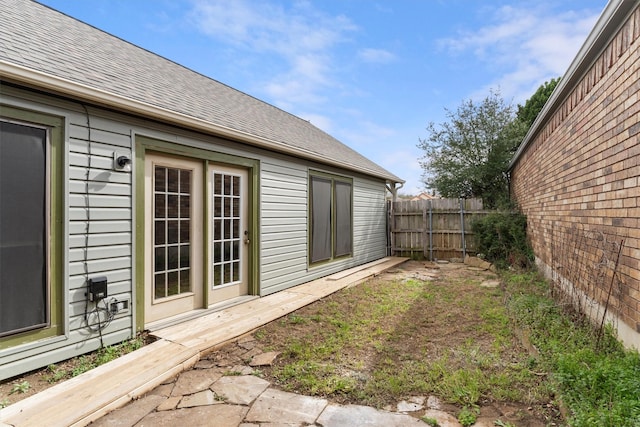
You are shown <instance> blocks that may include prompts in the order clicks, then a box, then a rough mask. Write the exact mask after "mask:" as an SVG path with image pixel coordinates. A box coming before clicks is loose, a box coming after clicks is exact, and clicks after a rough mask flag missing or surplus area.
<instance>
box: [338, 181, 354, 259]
mask: <svg viewBox="0 0 640 427" xmlns="http://www.w3.org/2000/svg"><path fill="white" fill-rule="evenodd" d="M334 200H335V211H336V214H335V218H336V227H335V236H336V237H335V251H334V256H336V257H339V256H343V255H349V254H350V253H351V247H352V244H351V240H352V230H351V200H352V196H351V183H348V182H342V181H336V182H335V197H334Z"/></svg>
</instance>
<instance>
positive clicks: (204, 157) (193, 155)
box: [135, 135, 260, 331]
mask: <svg viewBox="0 0 640 427" xmlns="http://www.w3.org/2000/svg"><path fill="white" fill-rule="evenodd" d="M135 146H136V158H135V168H136V174H135V180H136V183H135V192H136V230H135V233H136V235H135V241H136V253H135V257H136V259H135V265H136V285H135V286H136V301H135V307H136V308H135V310H136V329H137V330H138V331H141V330H143V329H144V297H145V294H144V268H145V265H144V245H145V236H144V221H145V217H144V203H145V200H144V172H145V171H144V166H145V165H144V162H145V155H146V152H147V151H151V152H154V153H160V154H168V155H175V156H182V157H188V158H190V159H194V160H201V161H202V162H203V164H204V166H205V173H204V174H203V179H204V180H205V181H204V184H205V185H203V191H204V201H205V203H204V205H205V207H204V214H205V215H206V216H205V218H208V214H209V209H210V208H209V203H208V199H207V186H206V180H207V173H206V171H207V170H208V168H207V165H208V164H209V162H211V163H223V164H228V165H231V166H234V167H244V168H246V169H247V170H248V172H249V197H248V201H249V215H250V225H251V231H250V232H249V235H250V237H249V238H250V240H251V248H250V250H249V259H248V262H249V293H250V294H252V295H258V293H259V277H260V271H259V270H260V266H259V263H258V262H257V260H258V253H259V240H258V238H259V233H258V225H259V222H258V218H259V204H258V203H259V195H258V193H259V179H260V162H259V160H257V159H251V158H248V157H241V156H235V155H232V154H225V153H219V152H216V151H209V150H204V149H201V148H194V147H188V146H185V145H180V144H176V143H172V142H167V141H162V140H159V139H154V138H149V137H146V136H140V135H138V136H136V141H135ZM203 233H205V234H204V240H203V241H204V242H205V244H204V254H203V256H205V257H206V258H205V259H208V255H209V247H208V246H209V245H208V244H207V242H208V236H209V234H208V233H209V225H208V221H205V224H204V228H203ZM203 269H204V270H203V274H204V276H203V277H205V278H206V277H209V276H208V271H209V266H208V263H207V262H204V263H203ZM208 288H209V287H208V286H205V292H204V301H205V306H206V301H207V300H208V299H207V298H208Z"/></svg>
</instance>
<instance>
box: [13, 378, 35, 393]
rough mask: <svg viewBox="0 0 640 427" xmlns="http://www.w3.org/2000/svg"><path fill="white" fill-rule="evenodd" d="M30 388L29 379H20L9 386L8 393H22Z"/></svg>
mask: <svg viewBox="0 0 640 427" xmlns="http://www.w3.org/2000/svg"><path fill="white" fill-rule="evenodd" d="M30 388H31V384H29V381H22V382H19V383H15V384H14V385H13V387H11V391H10V392H9V394H14V393H21V394H23V393H26V392H28V391H29V389H30Z"/></svg>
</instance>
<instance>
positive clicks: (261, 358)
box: [249, 351, 279, 366]
mask: <svg viewBox="0 0 640 427" xmlns="http://www.w3.org/2000/svg"><path fill="white" fill-rule="evenodd" d="M278 354H279V353H278V352H275V351H269V352H267V353H260V354H256V355H255V356H253V358H252V359H251V362H249V366H271V364H273V361H274V360H276V357H278Z"/></svg>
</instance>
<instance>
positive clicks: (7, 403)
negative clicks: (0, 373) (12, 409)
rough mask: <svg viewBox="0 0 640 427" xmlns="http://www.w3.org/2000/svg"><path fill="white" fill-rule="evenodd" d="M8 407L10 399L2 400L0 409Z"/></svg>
mask: <svg viewBox="0 0 640 427" xmlns="http://www.w3.org/2000/svg"><path fill="white" fill-rule="evenodd" d="M7 406H9V399H2V400H0V409H2V408H6V407H7Z"/></svg>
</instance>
